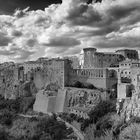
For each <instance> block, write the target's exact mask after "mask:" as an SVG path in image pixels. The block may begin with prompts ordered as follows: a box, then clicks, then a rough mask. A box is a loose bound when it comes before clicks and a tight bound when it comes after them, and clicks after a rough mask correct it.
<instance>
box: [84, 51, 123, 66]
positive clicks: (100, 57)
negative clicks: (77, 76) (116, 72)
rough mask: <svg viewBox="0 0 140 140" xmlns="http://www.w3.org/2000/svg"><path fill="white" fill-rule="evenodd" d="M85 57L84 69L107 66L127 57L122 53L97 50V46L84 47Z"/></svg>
mask: <svg viewBox="0 0 140 140" xmlns="http://www.w3.org/2000/svg"><path fill="white" fill-rule="evenodd" d="M83 58H84V63H83V68H84V69H86V68H87V69H94V68H107V67H110V66H111V65H112V64H115V63H119V62H120V61H122V60H124V59H125V58H124V57H123V56H122V55H121V54H117V53H102V52H97V49H96V48H84V49H83Z"/></svg>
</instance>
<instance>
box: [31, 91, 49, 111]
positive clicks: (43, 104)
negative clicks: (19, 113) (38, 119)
mask: <svg viewBox="0 0 140 140" xmlns="http://www.w3.org/2000/svg"><path fill="white" fill-rule="evenodd" d="M48 102H49V101H48V97H47V96H46V95H43V90H40V91H39V92H38V93H37V94H36V101H35V103H34V106H33V110H34V111H37V112H43V113H47V108H48Z"/></svg>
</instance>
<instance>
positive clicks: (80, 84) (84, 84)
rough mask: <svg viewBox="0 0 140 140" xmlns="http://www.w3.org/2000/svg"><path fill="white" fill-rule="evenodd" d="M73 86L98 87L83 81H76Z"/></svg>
mask: <svg viewBox="0 0 140 140" xmlns="http://www.w3.org/2000/svg"><path fill="white" fill-rule="evenodd" d="M71 87H76V88H87V89H97V88H96V87H95V86H94V85H92V84H90V83H81V82H79V81H76V82H75V83H74V84H72V85H71Z"/></svg>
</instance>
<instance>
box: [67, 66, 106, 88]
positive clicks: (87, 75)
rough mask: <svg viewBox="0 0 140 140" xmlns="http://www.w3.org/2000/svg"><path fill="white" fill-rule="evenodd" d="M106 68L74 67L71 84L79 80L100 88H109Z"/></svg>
mask: <svg viewBox="0 0 140 140" xmlns="http://www.w3.org/2000/svg"><path fill="white" fill-rule="evenodd" d="M107 76H108V75H107V71H106V69H82V70H81V69H73V70H72V71H71V72H70V78H69V85H72V84H73V83H74V82H76V81H79V82H82V83H91V84H93V85H94V86H95V87H98V88H107V78H106V77H107Z"/></svg>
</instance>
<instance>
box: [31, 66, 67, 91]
mask: <svg viewBox="0 0 140 140" xmlns="http://www.w3.org/2000/svg"><path fill="white" fill-rule="evenodd" d="M63 73H64V72H63V69H62V70H61V69H52V68H44V69H40V70H36V71H35V72H34V74H33V79H34V83H35V85H36V87H37V88H38V89H42V88H44V87H45V86H47V85H48V84H50V83H56V84H57V85H58V86H59V87H60V88H61V87H63V83H64V78H63V77H64V75H63Z"/></svg>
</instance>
